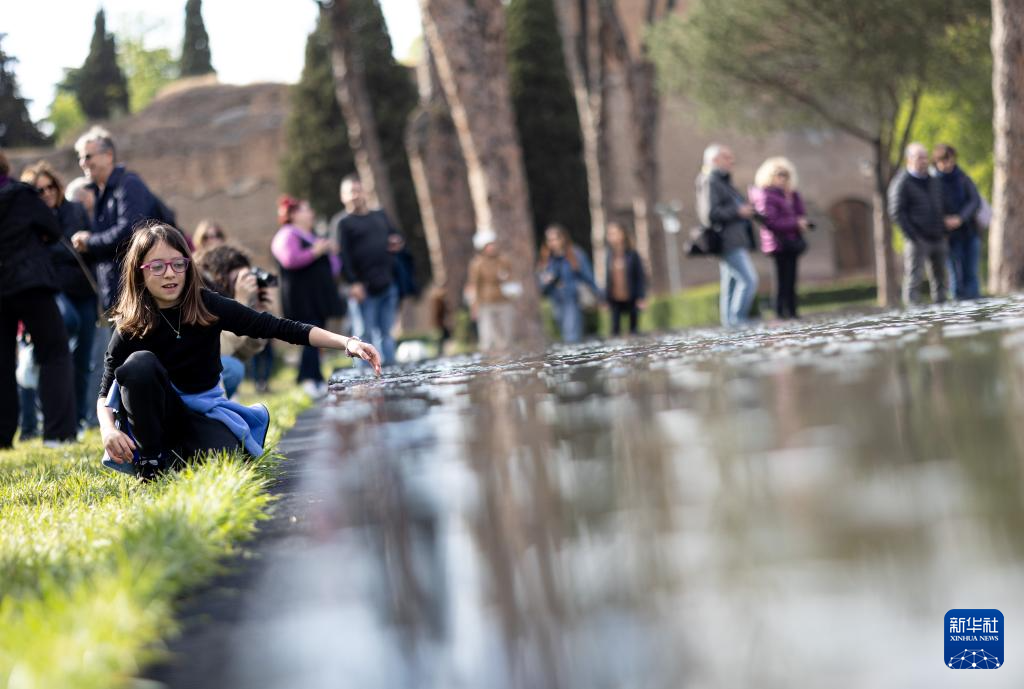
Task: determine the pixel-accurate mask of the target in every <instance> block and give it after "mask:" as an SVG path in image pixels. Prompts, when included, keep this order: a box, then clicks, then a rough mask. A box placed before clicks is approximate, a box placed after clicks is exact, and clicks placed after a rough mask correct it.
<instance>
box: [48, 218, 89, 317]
mask: <svg viewBox="0 0 1024 689" xmlns="http://www.w3.org/2000/svg"><path fill="white" fill-rule="evenodd" d="M56 216H57V222H58V223H59V224H60V229H61V232H62V233H63V235H64V238H63V240H62V241H59V242H55V243H53V244H51V245H50V259H51V260H52V261H53V267H54V270H56V271H57V287H59V288H60V291H61V292H63V293H64V294H66V295H68V296H69V297H71V298H72V299H84V298H86V297H92V296H95V295H96V291H95V290H94V289H93V287H92V283H90V282H89V280H90V278H91V279H92V281H93V283H95V281H96V269H95V268H93V266H92V263H93V261H92V256H91V255H90V254H79V253H78V252H76V251H75V250H74V248H73V247H72V246H71V237H72V236H74V234H75V233H76V232H79V231H81V230H88V229H89V215H88V214H87V213H86V212H85V208H84V207H83V206H82V204H80V203H75V202H73V201H65V202H64V203H62V204H60V205H59V206H57V210H56ZM79 261H81V262H79ZM83 264H84V265H85V269H86V270H88V271H89V277H86V274H85V270H83V268H82V266H83Z"/></svg>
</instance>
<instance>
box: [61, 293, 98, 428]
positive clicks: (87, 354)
mask: <svg viewBox="0 0 1024 689" xmlns="http://www.w3.org/2000/svg"><path fill="white" fill-rule="evenodd" d="M67 301H68V304H69V305H70V307H71V309H72V310H73V311H74V312H75V314H76V316H77V318H78V334H77V338H76V340H75V342H74V345H73V346H72V347H71V363H72V364H74V367H75V405H76V407H77V409H78V422H79V423H80V424H81V423H88V422H89V421H90V419H92V418H93V417H94V416H95V415H96V410H95V406H96V394H97V392H98V390H90V389H89V380H90V378H91V377H92V362H93V353H92V348H93V342H94V341H95V340H96V297H95V296H92V297H84V298H82V299H77V298H71V297H68V298H67ZM64 323H65V325H67V317H65V319H64ZM68 335H69V336H70V335H71V331H70V330H68Z"/></svg>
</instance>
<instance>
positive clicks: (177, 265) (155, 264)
mask: <svg viewBox="0 0 1024 689" xmlns="http://www.w3.org/2000/svg"><path fill="white" fill-rule="evenodd" d="M188 264H189V259H187V258H176V259H174V260H172V261H161V260H160V259H157V260H155V261H150V262H149V263H143V264H142V265H141V266H139V268H142V269H143V270H148V271H149V272H150V273H152V274H153V275H163V274H164V273H166V272H167V266H170V267H171V270H173V271H174V272H175V273H184V272H185V271H186V270H188Z"/></svg>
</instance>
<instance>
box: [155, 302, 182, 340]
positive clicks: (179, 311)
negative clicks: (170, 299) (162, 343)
mask: <svg viewBox="0 0 1024 689" xmlns="http://www.w3.org/2000/svg"><path fill="white" fill-rule="evenodd" d="M156 312H157V313H159V314H160V318H163V319H164V320H165V321H167V325H170V326H171V330H173V331H174V334H175V335H177V337H175V338H174V339H175V340H180V339H181V309H180V308H179V309H178V327H177V328H175V327H174V326H173V325H171V322H170V321H169V320H167V316H165V315H164V312H163V311H161V310H160V309H157V310H156Z"/></svg>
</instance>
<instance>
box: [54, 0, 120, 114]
mask: <svg viewBox="0 0 1024 689" xmlns="http://www.w3.org/2000/svg"><path fill="white" fill-rule="evenodd" d="M62 88H63V89H64V90H68V91H70V92H72V93H74V94H75V97H76V98H78V102H79V103H80V104H81V106H82V111H83V112H84V113H85V115H86V117H88V118H90V119H107V118H109V117H111V116H116V115H121V114H124V113H126V112H128V81H127V80H126V79H125V77H124V73H123V72H122V71H121V68H120V67H119V66H118V64H117V44H116V43H115V41H114V36H113V34H108V33H107V22H106V16H105V15H104V13H103V10H100V11H98V12H97V13H96V20H95V24H94V28H93V34H92V42H91V43H90V45H89V54H88V55H87V56H86V58H85V62H84V63H83V64H82V66H81V68H79V69H74V70H69V71H68V75H67V78H66V79H65V81H64V84H62Z"/></svg>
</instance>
